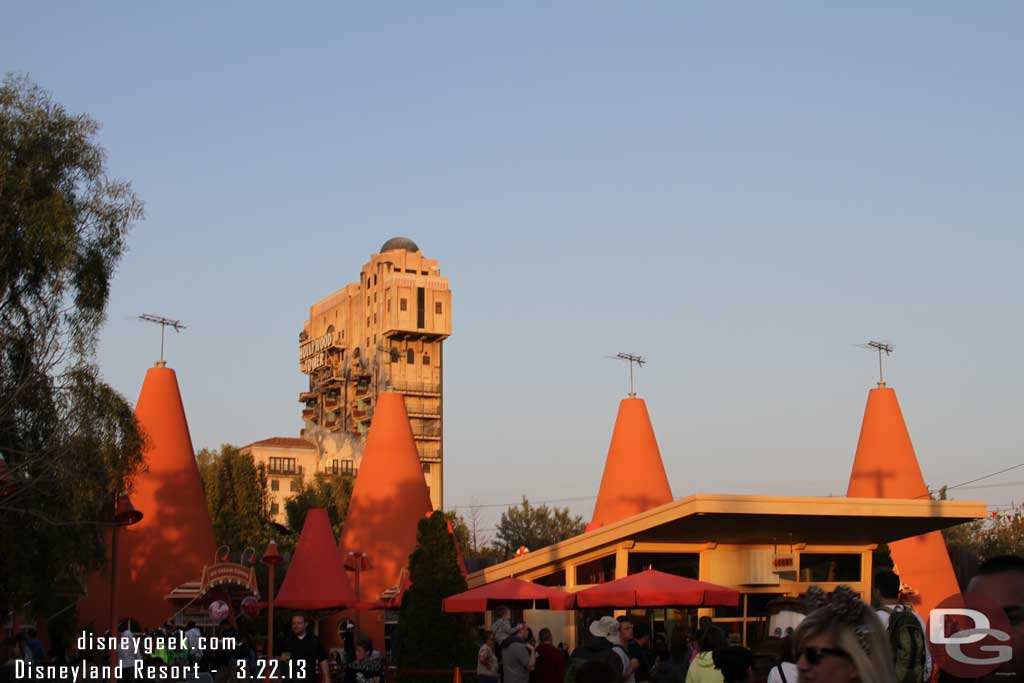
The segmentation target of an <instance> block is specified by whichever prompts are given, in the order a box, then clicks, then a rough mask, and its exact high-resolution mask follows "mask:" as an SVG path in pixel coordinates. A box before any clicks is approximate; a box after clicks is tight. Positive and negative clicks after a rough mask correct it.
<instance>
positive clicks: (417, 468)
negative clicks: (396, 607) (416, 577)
mask: <svg viewBox="0 0 1024 683" xmlns="http://www.w3.org/2000/svg"><path fill="white" fill-rule="evenodd" d="M431 509H432V508H431V505H430V491H429V490H428V489H427V483H426V480H424V478H423V467H422V465H421V463H420V458H419V454H418V453H417V451H416V443H415V442H414V441H413V438H412V427H410V425H409V416H408V414H407V413H406V410H405V399H404V398H403V397H402V395H401V394H396V393H391V392H386V393H381V394H380V395H379V396H378V397H377V405H376V408H375V409H374V413H373V421H372V422H371V423H370V433H369V436H368V437H367V439H366V448H365V449H364V451H363V461H362V464H361V465H360V466H359V475H358V476H357V477H356V483H355V487H354V488H353V490H352V499H351V501H350V502H349V506H348V515H347V516H346V518H345V525H344V528H343V529H342V533H341V548H342V550H343V551H344V552H348V551H350V550H351V551H355V552H360V551H361V552H364V553H366V554H367V557H368V559H369V561H370V569H368V570H366V571H365V572H362V574H361V576H360V584H359V597H360V599H362V600H375V599H377V598H378V596H379V595H380V594H381V592H382V591H384V590H386V589H388V588H394V587H396V586H398V585H399V580H400V575H401V573H402V570H403V569H404V568H406V567H407V566H408V564H409V555H410V554H411V553H412V551H413V550H414V549H415V548H416V527H417V525H418V524H419V522H420V520H421V519H423V517H424V516H425V515H426V514H427V513H428V512H430V511H431Z"/></svg>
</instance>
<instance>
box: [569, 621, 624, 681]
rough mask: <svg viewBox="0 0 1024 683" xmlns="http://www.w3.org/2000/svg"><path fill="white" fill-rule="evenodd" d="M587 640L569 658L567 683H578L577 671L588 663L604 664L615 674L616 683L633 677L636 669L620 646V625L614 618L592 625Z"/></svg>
mask: <svg viewBox="0 0 1024 683" xmlns="http://www.w3.org/2000/svg"><path fill="white" fill-rule="evenodd" d="M588 630H589V633H588V635H587V640H586V642H585V643H584V644H583V645H580V646H578V647H577V648H576V649H575V650H573V651H572V654H571V655H570V656H569V666H568V668H567V670H566V673H565V683H576V671H577V670H578V669H579V668H580V667H581V666H583V664H586V663H587V662H595V661H597V662H603V663H605V664H607V665H608V666H609V667H610V668H611V669H612V671H613V672H614V673H615V681H616V683H624V682H625V681H626V680H627V679H628V678H629V677H630V676H632V675H633V671H634V670H635V667H634V666H633V665H631V663H630V661H629V656H628V655H627V654H626V653H625V651H624V650H623V649H622V647H621V646H620V645H618V644H617V641H618V637H619V623H618V622H617V621H615V618H614V617H601V618H600V619H597V620H596V621H592V622H591V623H590V628H589V629H588Z"/></svg>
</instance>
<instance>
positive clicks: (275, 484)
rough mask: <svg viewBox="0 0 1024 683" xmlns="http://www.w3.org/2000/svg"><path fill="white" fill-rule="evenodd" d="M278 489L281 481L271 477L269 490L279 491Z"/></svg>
mask: <svg viewBox="0 0 1024 683" xmlns="http://www.w3.org/2000/svg"><path fill="white" fill-rule="evenodd" d="M280 489H281V482H280V481H278V480H277V479H271V480H270V490H271V491H279V490H280Z"/></svg>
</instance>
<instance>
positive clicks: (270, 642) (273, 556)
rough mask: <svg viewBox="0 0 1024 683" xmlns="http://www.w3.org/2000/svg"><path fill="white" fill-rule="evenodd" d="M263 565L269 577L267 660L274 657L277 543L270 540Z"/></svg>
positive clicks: (278, 554) (278, 558)
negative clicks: (265, 566)
mask: <svg viewBox="0 0 1024 683" xmlns="http://www.w3.org/2000/svg"><path fill="white" fill-rule="evenodd" d="M262 562H263V564H265V565H267V571H268V572H269V574H270V576H269V579H268V581H267V584H268V589H267V659H272V658H273V657H274V567H276V566H277V565H279V564H281V553H279V552H277V543H276V542H275V541H274V539H270V543H268V544H267V549H266V551H265V552H264V553H263V558H262Z"/></svg>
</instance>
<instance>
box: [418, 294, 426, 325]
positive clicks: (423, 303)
mask: <svg viewBox="0 0 1024 683" xmlns="http://www.w3.org/2000/svg"><path fill="white" fill-rule="evenodd" d="M426 300H427V291H426V290H425V289H423V287H417V288H416V327H417V328H419V329H421V330H422V329H423V328H424V327H425V326H426V320H424V318H425V317H426V316H425V315H424V313H425V311H424V307H425V306H426Z"/></svg>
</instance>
